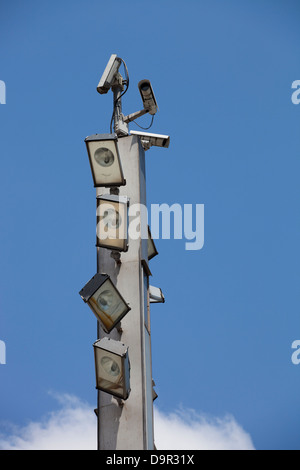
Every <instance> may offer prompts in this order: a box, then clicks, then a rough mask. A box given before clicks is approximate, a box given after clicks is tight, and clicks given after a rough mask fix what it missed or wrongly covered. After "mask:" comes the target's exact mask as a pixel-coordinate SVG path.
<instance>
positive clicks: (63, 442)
mask: <svg viewBox="0 0 300 470" xmlns="http://www.w3.org/2000/svg"><path fill="white" fill-rule="evenodd" d="M56 398H57V399H58V401H59V402H60V404H61V405H62V408H61V409H60V410H58V411H54V412H52V413H50V414H49V415H47V416H46V417H45V418H44V419H42V420H41V421H40V422H32V423H29V424H28V425H27V426H25V427H22V428H20V427H15V426H14V427H13V428H12V431H13V433H12V434H10V435H9V436H6V437H3V436H1V431H0V449H1V450H95V449H96V445H97V444H96V438H97V434H96V416H95V415H94V412H93V410H92V409H91V407H90V406H89V405H87V404H86V403H83V402H82V401H80V400H78V399H77V398H76V397H74V396H70V395H63V396H62V395H59V396H56Z"/></svg>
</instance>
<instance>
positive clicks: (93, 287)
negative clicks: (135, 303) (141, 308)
mask: <svg viewBox="0 0 300 470" xmlns="http://www.w3.org/2000/svg"><path fill="white" fill-rule="evenodd" d="M79 294H80V296H81V298H82V299H83V300H84V302H86V303H87V304H88V306H89V307H90V308H91V310H92V312H93V313H94V314H95V315H96V317H97V319H98V320H99V321H100V323H101V326H102V328H103V330H104V331H105V332H106V333H110V332H111V331H112V329H113V328H114V327H115V326H116V325H117V324H118V323H119V322H120V321H121V320H122V318H123V317H124V316H125V315H126V314H127V313H128V312H129V310H131V309H130V307H129V306H128V305H127V303H126V302H125V300H124V299H123V297H122V296H121V294H120V292H119V291H118V290H117V288H116V287H115V286H114V284H113V283H112V281H111V279H110V277H109V276H108V275H107V274H95V276H94V277H93V278H92V279H91V280H90V281H89V282H88V283H87V284H86V285H85V286H84V288H83V289H81V291H80V292H79Z"/></svg>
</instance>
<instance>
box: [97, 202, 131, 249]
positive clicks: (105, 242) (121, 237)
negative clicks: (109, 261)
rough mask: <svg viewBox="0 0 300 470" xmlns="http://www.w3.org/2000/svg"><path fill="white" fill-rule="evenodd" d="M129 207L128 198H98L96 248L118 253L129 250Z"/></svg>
mask: <svg viewBox="0 0 300 470" xmlns="http://www.w3.org/2000/svg"><path fill="white" fill-rule="evenodd" d="M128 205H129V199H128V198H127V197H126V196H116V195H114V194H107V195H103V196H97V242H96V246H98V247H102V248H108V249H110V250H116V251H127V250H128Z"/></svg>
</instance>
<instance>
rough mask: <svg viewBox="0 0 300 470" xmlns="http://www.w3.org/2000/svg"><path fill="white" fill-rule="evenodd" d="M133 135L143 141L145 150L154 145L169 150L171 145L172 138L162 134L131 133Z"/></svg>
mask: <svg viewBox="0 0 300 470" xmlns="http://www.w3.org/2000/svg"><path fill="white" fill-rule="evenodd" d="M130 134H131V135H137V136H138V137H140V139H141V144H142V146H143V148H144V150H149V149H150V147H152V145H154V146H155V147H162V148H168V147H169V145H170V136H169V135H162V134H150V133H148V132H140V131H131V132H130Z"/></svg>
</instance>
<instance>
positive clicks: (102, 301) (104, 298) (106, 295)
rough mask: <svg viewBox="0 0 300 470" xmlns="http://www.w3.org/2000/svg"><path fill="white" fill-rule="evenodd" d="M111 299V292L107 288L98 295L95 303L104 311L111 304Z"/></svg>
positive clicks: (112, 298) (112, 297)
mask: <svg viewBox="0 0 300 470" xmlns="http://www.w3.org/2000/svg"><path fill="white" fill-rule="evenodd" d="M113 300H114V296H113V294H112V292H111V291H109V290H105V291H104V292H102V293H101V294H100V295H99V297H98V299H97V303H98V305H99V307H100V308H101V309H102V310H104V311H106V310H108V309H109V308H110V307H111V306H112V303H113Z"/></svg>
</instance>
